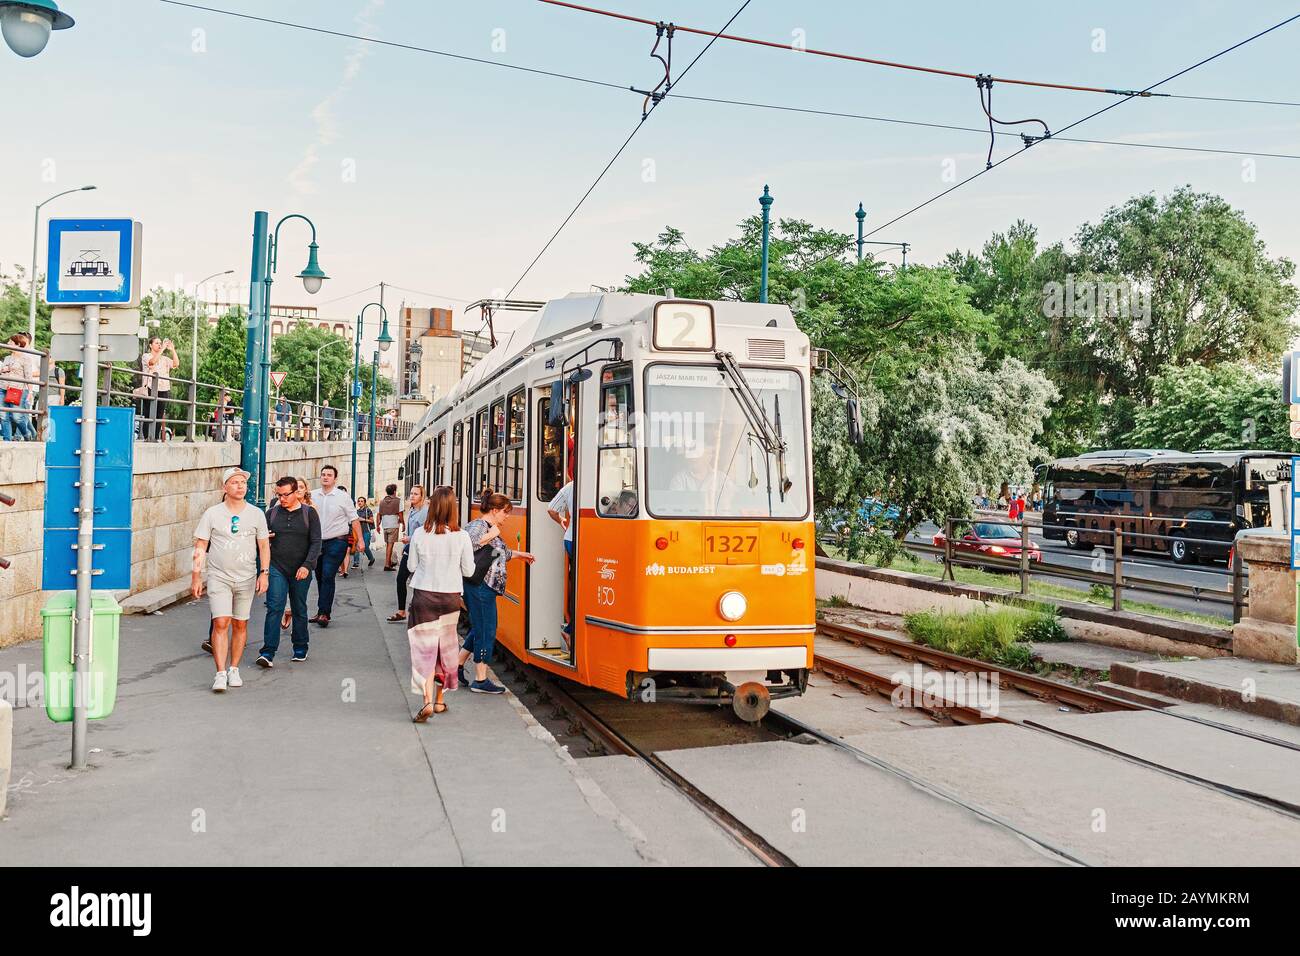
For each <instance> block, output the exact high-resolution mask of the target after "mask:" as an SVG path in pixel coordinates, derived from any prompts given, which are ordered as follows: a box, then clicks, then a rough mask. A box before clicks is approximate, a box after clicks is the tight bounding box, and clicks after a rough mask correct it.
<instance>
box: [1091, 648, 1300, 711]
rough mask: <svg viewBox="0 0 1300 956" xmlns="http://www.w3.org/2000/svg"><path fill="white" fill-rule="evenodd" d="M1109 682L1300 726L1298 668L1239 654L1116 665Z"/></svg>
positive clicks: (1299, 671) (1299, 675)
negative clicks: (1237, 655) (1203, 658)
mask: <svg viewBox="0 0 1300 956" xmlns="http://www.w3.org/2000/svg"><path fill="white" fill-rule="evenodd" d="M1110 679H1111V681H1112V682H1113V683H1116V684H1122V685H1124V686H1126V687H1134V688H1136V689H1138V690H1148V691H1154V692H1155V693H1157V694H1164V695H1166V696H1168V697H1175V698H1178V699H1179V700H1183V701H1186V702H1188V703H1191V704H1213V705H1214V706H1216V707H1225V708H1228V709H1230V710H1237V711H1241V712H1242V713H1246V714H1254V715H1255V716H1258V717H1267V718H1269V719H1270V720H1280V721H1283V722H1285V723H1288V724H1297V725H1300V667H1295V666H1292V665H1289V664H1268V663H1263V662H1260V661H1252V660H1246V659H1244V658H1240V657H1219V658H1213V659H1208V660H1196V661H1155V662H1147V663H1140V664H1136V663H1135V664H1116V665H1115V666H1114V667H1113V668H1112V669H1111V672H1110Z"/></svg>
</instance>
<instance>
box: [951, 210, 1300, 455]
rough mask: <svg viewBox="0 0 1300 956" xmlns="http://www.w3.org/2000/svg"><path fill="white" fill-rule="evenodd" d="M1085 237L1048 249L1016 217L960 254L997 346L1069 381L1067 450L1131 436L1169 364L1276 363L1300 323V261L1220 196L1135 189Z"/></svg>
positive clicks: (1063, 433) (1060, 408)
mask: <svg viewBox="0 0 1300 956" xmlns="http://www.w3.org/2000/svg"><path fill="white" fill-rule="evenodd" d="M1075 244H1076V246H1077V247H1078V248H1077V251H1075V252H1071V251H1069V250H1067V249H1066V248H1065V247H1064V246H1063V245H1061V244H1056V245H1053V246H1049V247H1047V248H1044V249H1040V248H1039V247H1038V242H1037V235H1036V232H1035V231H1034V229H1033V227H1032V226H1030V225H1028V224H1027V223H1024V222H1017V223H1016V224H1015V225H1014V226H1012V227H1011V229H1009V230H1008V231H1007V232H1006V233H1001V234H995V235H994V236H993V237H992V238H991V239H990V240H989V241H988V242H987V243H985V245H984V248H983V250H982V251H981V253H980V255H978V256H974V255H970V254H965V255H963V254H960V253H953V254H951V255H949V257H948V259H947V265H948V266H949V267H950V268H951V269H953V270H954V271H955V273H956V274H957V275H958V276H959V277H960V278H961V279H962V281H964V282H965V283H967V284H968V285H970V287H971V288H972V290H973V291H972V303H973V304H974V305H975V306H976V307H977V308H979V309H981V310H982V311H984V312H986V313H988V314H989V315H990V316H992V318H993V319H994V321H995V323H996V326H997V335H996V336H994V337H992V338H990V339H989V340H988V341H987V342H986V343H985V350H986V352H987V354H989V355H990V356H991V357H993V358H995V359H996V358H999V357H1001V356H1002V355H1005V354H1014V355H1018V356H1019V357H1021V358H1022V359H1023V360H1024V361H1025V362H1026V364H1028V365H1029V366H1030V367H1033V368H1040V369H1042V370H1043V371H1045V372H1047V373H1048V375H1050V376H1051V378H1052V380H1053V382H1054V383H1055V384H1056V385H1057V387H1058V389H1059V390H1060V392H1061V395H1062V397H1061V400H1060V402H1059V403H1058V405H1057V406H1056V408H1054V410H1053V415H1052V420H1051V422H1050V423H1049V431H1050V433H1051V436H1052V442H1051V450H1052V451H1053V452H1054V453H1057V454H1063V453H1069V452H1074V451H1078V450H1080V449H1082V448H1085V447H1095V446H1097V445H1107V444H1117V443H1119V442H1120V440H1121V436H1123V435H1125V434H1127V433H1129V432H1131V431H1132V429H1133V425H1134V420H1135V419H1134V416H1135V415H1136V413H1137V411H1138V409H1140V408H1141V407H1142V406H1143V405H1144V404H1145V403H1146V402H1147V401H1148V400H1149V399H1150V397H1151V395H1152V394H1153V393H1152V389H1153V388H1154V384H1155V380H1156V377H1157V376H1158V375H1159V374H1161V372H1162V370H1164V369H1165V368H1167V367H1169V366H1183V365H1188V364H1200V365H1205V366H1208V367H1213V366H1217V365H1219V364H1223V363H1235V362H1246V363H1250V364H1254V365H1271V364H1272V363H1274V362H1276V360H1277V358H1278V355H1279V353H1280V352H1281V350H1282V349H1283V348H1285V347H1286V345H1287V343H1288V342H1289V341H1290V340H1291V339H1292V338H1293V337H1294V335H1295V334H1296V326H1295V325H1294V323H1293V316H1294V314H1295V311H1296V307H1297V304H1298V302H1300V294H1298V293H1297V290H1296V288H1295V286H1294V285H1292V284H1291V279H1292V277H1293V276H1294V273H1295V267H1294V265H1293V264H1292V263H1291V262H1290V261H1289V260H1287V259H1285V258H1279V259H1270V258H1269V257H1268V255H1267V252H1266V249H1265V247H1264V244H1263V242H1262V241H1261V240H1260V239H1259V237H1258V234H1257V232H1256V230H1255V227H1254V226H1253V225H1251V224H1250V223H1249V222H1248V221H1247V220H1246V219H1245V217H1244V216H1243V215H1242V214H1241V212H1240V211H1238V210H1235V209H1233V208H1232V207H1231V206H1229V205H1228V203H1226V202H1225V201H1224V200H1223V199H1221V198H1219V197H1217V196H1213V195H1209V194H1204V193H1194V192H1192V191H1191V190H1190V189H1189V188H1183V189H1179V190H1177V191H1175V192H1174V193H1173V194H1171V195H1169V196H1167V197H1165V198H1163V199H1157V198H1156V197H1155V196H1154V195H1144V196H1138V197H1135V198H1133V199H1131V200H1129V201H1128V202H1126V203H1124V204H1123V205H1121V206H1118V207H1113V208H1111V209H1109V210H1107V212H1106V214H1105V215H1104V216H1103V217H1102V219H1101V221H1100V222H1098V223H1097V224H1096V225H1092V224H1088V223H1085V224H1084V225H1083V226H1082V227H1080V229H1079V230H1078V232H1077V233H1076V235H1075Z"/></svg>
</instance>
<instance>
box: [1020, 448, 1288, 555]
mask: <svg viewBox="0 0 1300 956" xmlns="http://www.w3.org/2000/svg"><path fill="white" fill-rule="evenodd" d="M1039 481H1040V482H1041V483H1042V485H1043V502H1044V504H1043V536H1044V537H1046V538H1051V539H1055V540H1058V541H1059V540H1064V541H1065V542H1066V544H1068V545H1069V546H1070V547H1072V548H1089V547H1094V546H1096V545H1109V544H1111V543H1112V542H1113V541H1114V532H1115V531H1116V529H1118V530H1120V531H1122V532H1123V533H1124V547H1125V549H1137V550H1142V551H1160V552H1167V553H1168V554H1169V556H1170V557H1172V558H1173V559H1174V560H1175V561H1177V562H1179V563H1180V564H1181V563H1184V562H1188V561H1194V560H1197V559H1202V560H1224V559H1226V558H1227V557H1228V554H1229V551H1230V550H1231V548H1232V541H1233V539H1234V538H1235V537H1236V535H1237V532H1238V531H1241V530H1242V529H1244V528H1259V527H1268V526H1269V486H1270V485H1273V484H1276V483H1278V482H1285V483H1288V484H1289V483H1290V481H1291V458H1290V457H1289V456H1288V455H1284V454H1283V453H1281V452H1276V451H1204V452H1196V453H1193V454H1186V453H1181V452H1165V451H1155V452H1150V453H1139V454H1133V453H1131V452H1115V453H1113V454H1098V453H1096V452H1093V453H1090V454H1088V455H1081V456H1079V457H1077V458H1063V459H1061V460H1059V461H1054V462H1051V463H1050V464H1048V465H1045V466H1040V476H1039ZM1288 494H1289V491H1288Z"/></svg>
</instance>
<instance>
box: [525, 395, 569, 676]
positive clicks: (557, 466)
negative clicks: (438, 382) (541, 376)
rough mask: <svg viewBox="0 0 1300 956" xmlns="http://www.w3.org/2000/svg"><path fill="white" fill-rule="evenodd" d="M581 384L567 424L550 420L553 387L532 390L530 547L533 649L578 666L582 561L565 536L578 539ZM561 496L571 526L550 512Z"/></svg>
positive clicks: (543, 654)
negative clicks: (568, 546) (573, 555)
mask: <svg viewBox="0 0 1300 956" xmlns="http://www.w3.org/2000/svg"><path fill="white" fill-rule="evenodd" d="M580 388H581V385H579V384H577V383H574V384H571V385H569V386H568V403H567V404H568V414H567V416H566V417H567V420H566V422H565V423H564V424H552V423H551V402H552V396H551V387H550V385H549V384H548V385H546V386H543V387H539V388H534V389H533V390H532V397H531V400H530V407H531V411H532V416H533V429H532V434H533V436H534V438H533V440H534V442H535V443H536V444H535V447H534V449H533V461H534V467H533V469H532V481H533V495H532V505H531V506H530V507H529V509H528V547H529V550H530V551H531V552H532V553H533V554H534V555H536V556H537V560H536V561H535V562H534V563H533V564H532V566H531V567H529V569H528V575H529V577H528V650H529V651H530V652H531V653H535V654H538V655H541V656H543V657H546V658H549V659H551V660H554V661H556V662H558V663H561V664H568V665H570V666H576V665H577V660H576V657H575V655H574V651H573V648H574V639H573V634H575V633H576V631H577V614H576V600H575V597H576V579H577V577H576V576H577V565H576V563H575V562H574V561H572V560H569V558H568V555H567V553H566V551H567V550H568V549H566V546H565V541H566V538H567V539H568V540H570V541H576V540H577V531H578V528H577V519H578V506H577V501H578V496H577V483H576V481H575V480H574V476H575V475H576V474H577V447H578V442H577V437H578V436H577V429H576V424H577V419H578V415H577V409H578V408H579V405H578V396H579V390H580ZM557 498H559V499H561V500H567V501H568V502H569V505H568V513H569V517H570V522H571V524H570V527H569V529H568V530H567V531H566V529H565V528H564V527H562V526H561V525H560V524H559V523H557V522H556V520H555V519H554V518H553V517H552V516H551V506H552V505H553V504H555V503H556V501H557Z"/></svg>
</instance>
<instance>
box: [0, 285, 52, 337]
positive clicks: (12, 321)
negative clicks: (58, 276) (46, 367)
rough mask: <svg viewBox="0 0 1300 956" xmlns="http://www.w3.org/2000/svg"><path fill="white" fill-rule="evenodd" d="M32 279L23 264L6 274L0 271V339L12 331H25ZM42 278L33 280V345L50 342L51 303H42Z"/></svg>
mask: <svg viewBox="0 0 1300 956" xmlns="http://www.w3.org/2000/svg"><path fill="white" fill-rule="evenodd" d="M30 281H31V280H30V279H29V277H28V274H27V270H26V269H24V268H23V267H22V266H15V267H14V274H13V275H12V276H10V275H7V274H6V273H4V272H3V271H0V341H8V339H9V336H11V335H13V334H14V333H15V332H26V331H27V319H28V311H29V309H30V303H31V299H30V298H29V297H28V292H29V290H30V286H29V285H28V283H29V282H30ZM44 290H45V279H44V278H43V277H38V278H37V280H36V346H35V347H36V348H38V349H44V348H48V347H49V344H50V307H49V306H48V305H46V304H45V295H44Z"/></svg>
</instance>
